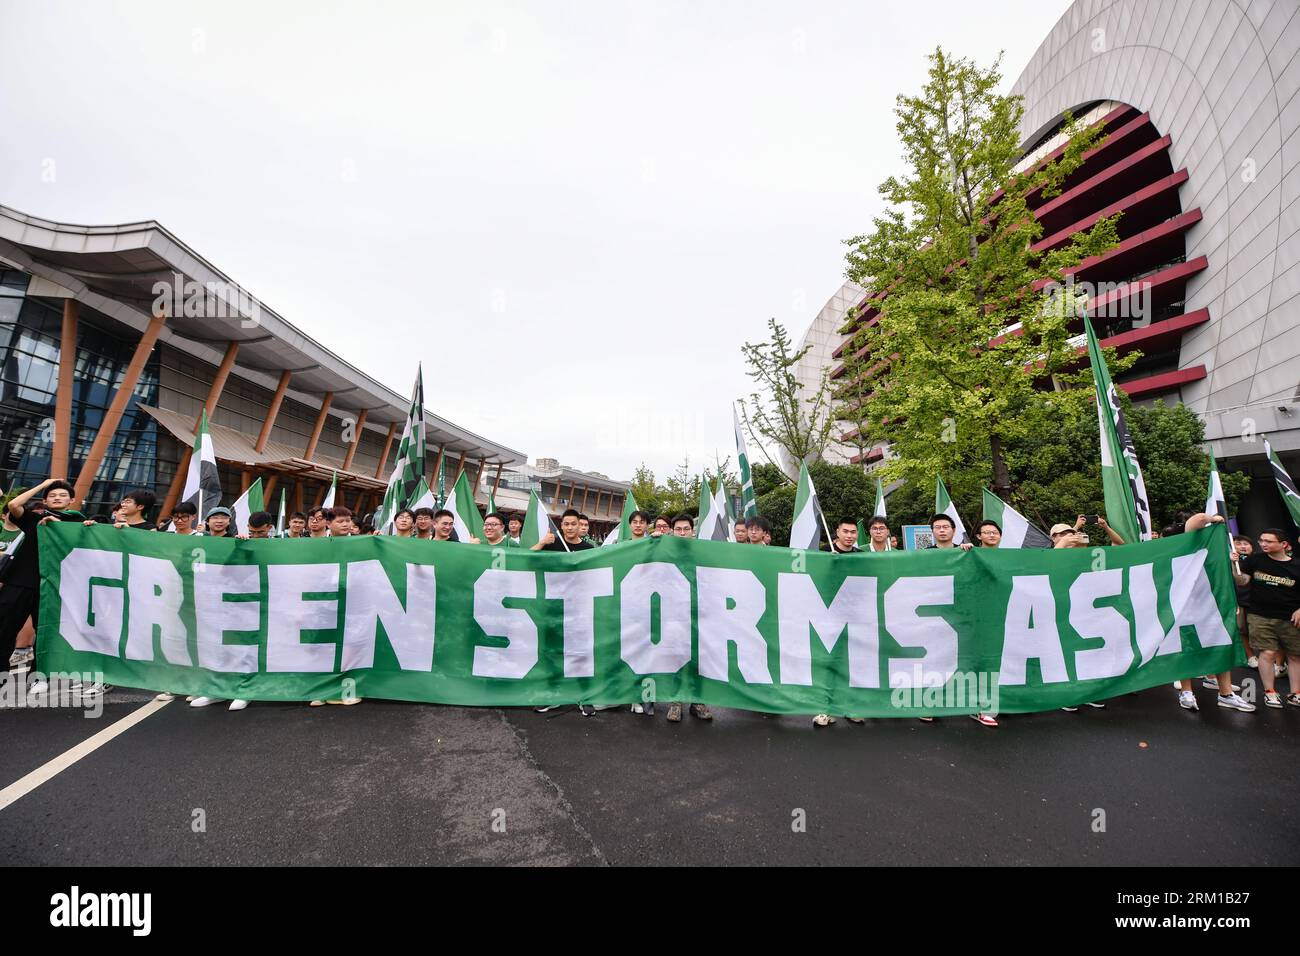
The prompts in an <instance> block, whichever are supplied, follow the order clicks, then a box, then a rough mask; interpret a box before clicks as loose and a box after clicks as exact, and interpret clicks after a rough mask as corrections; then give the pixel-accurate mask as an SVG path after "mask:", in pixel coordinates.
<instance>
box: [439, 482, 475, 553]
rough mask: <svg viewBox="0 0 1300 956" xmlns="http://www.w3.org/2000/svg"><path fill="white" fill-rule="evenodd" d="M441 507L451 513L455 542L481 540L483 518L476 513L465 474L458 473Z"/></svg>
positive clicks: (472, 491) (472, 495) (472, 494)
mask: <svg viewBox="0 0 1300 956" xmlns="http://www.w3.org/2000/svg"><path fill="white" fill-rule="evenodd" d="M442 506H443V507H444V508H446V509H447V510H448V511H450V512H451V515H452V520H453V521H454V523H455V524H454V527H455V529H456V540H458V541H468V540H469V539H470V538H471V537H473V538H478V539H479V540H480V541H481V540H483V516H482V515H480V514H479V513H478V505H476V504H475V503H474V490H473V489H472V488H470V486H469V477H468V474H467V473H466V472H464V471H462V472H461V473H460V477H459V478H457V479H456V484H455V485H453V486H452V489H451V494H450V495H448V496H447V500H446V501H445V502H443V505H442Z"/></svg>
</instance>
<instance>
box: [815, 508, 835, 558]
mask: <svg viewBox="0 0 1300 956" xmlns="http://www.w3.org/2000/svg"><path fill="white" fill-rule="evenodd" d="M817 516H818V517H819V518H821V519H822V527H823V528H825V529H826V547H828V548H830V549H831V550H834V549H835V539H834V538H832V537H831V526H830V525H828V524H827V523H826V512H824V511H822V509H821V508H818V509H817Z"/></svg>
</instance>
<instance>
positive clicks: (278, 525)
mask: <svg viewBox="0 0 1300 956" xmlns="http://www.w3.org/2000/svg"><path fill="white" fill-rule="evenodd" d="M287 491H288V489H287V488H281V489H280V516H279V517H278V518H276V519H275V536H276V537H277V538H283V537H284V496H285V494H286V492H287Z"/></svg>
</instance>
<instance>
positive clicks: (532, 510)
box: [519, 491, 569, 551]
mask: <svg viewBox="0 0 1300 956" xmlns="http://www.w3.org/2000/svg"><path fill="white" fill-rule="evenodd" d="M548 532H549V533H550V534H553V535H555V537H556V539H557V540H559V541H564V536H563V535H561V534H560V531H559V529H558V528H556V527H555V523H554V522H553V521H551V516H550V514H548V513H547V511H546V506H545V505H543V504H542V499H541V498H539V497H537V492H536V491H530V492H529V493H528V510H527V511H526V512H524V526H523V529H522V530H521V531H520V532H519V546H520V547H521V548H531V547H532V546H533V545H535V544H537V542H539V541H541V540H542V538H544V537H546V535H547V533H548ZM564 549H565V550H566V551H567V550H568V549H569V546H568V545H567V544H566V545H565V546H564Z"/></svg>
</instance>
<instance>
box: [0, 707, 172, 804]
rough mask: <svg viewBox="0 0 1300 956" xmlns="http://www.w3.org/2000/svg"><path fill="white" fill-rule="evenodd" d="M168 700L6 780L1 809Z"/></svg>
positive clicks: (138, 711)
mask: <svg viewBox="0 0 1300 956" xmlns="http://www.w3.org/2000/svg"><path fill="white" fill-rule="evenodd" d="M167 704H168V701H165V700H151V701H149V703H147V704H145V705H144V706H142V707H137V708H136V709H135V710H133V711H131V713H129V714H127V715H126V716H125V717H123V718H122V719H121V720H119V721H117V722H116V723H113V724H110V725H109V726H108V727H105V728H104V729H103V730H101V731H100V732H99V733H97V734H95V736H93V737H91V738H90V739H88V740H83V741H82V742H81V743H79V744H77V746H75V747H73V748H71V749H70V750H67V751H65V752H63V753H61V754H59V755H58V756H57V757H55V758H54V759H53V760H51V761H49V762H48V763H46V764H43V765H41V766H39V767H37V768H36V769H35V770H33V771H32V772H31V773H29V774H27V776H25V777H23V778H22V779H20V780H17V781H15V782H14V783H11V784H9V786H7V787H5V788H4V789H3V790H0V810H3V809H4V808H5V807H7V806H9V804H11V803H13V802H14V801H15V800H20V799H22V798H23V797H25V796H27V794H29V793H31V792H32V791H33V790H35V789H36V788H37V787H39V786H40V785H41V784H43V783H45V782H46V781H47V780H52V779H53V778H54V777H56V776H58V775H59V774H60V773H62V772H63V771H64V770H67V769H68V768H69V767H71V766H72V765H73V764H74V763H76V762H77V761H78V760H80V759H81V758H82V757H85V756H87V755H88V754H92V753H94V752H95V751H96V750H98V749H99V748H100V747H102V746H104V744H106V743H108V742H109V741H110V740H112V739H113V738H114V737H116V736H117V735H118V734H121V733H125V732H126V731H128V730H130V729H131V728H132V727H134V726H135V725H136V724H138V723H140V721H142V720H144V719H145V718H146V717H148V716H149V715H150V714H155V713H157V712H158V711H160V710H162V709H163V708H164V707H166V706H167Z"/></svg>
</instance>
